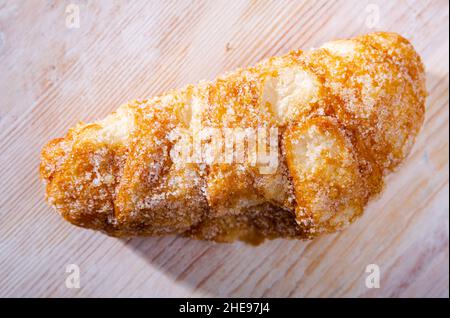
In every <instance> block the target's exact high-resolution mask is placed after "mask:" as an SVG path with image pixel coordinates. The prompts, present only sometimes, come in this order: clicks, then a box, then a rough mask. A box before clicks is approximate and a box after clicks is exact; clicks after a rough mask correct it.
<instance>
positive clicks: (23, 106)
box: [0, 0, 449, 297]
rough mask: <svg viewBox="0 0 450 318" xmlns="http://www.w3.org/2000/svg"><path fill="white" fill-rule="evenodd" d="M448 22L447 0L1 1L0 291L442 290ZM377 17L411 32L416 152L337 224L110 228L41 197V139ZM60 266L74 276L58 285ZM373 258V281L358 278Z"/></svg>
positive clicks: (445, 289)
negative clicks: (73, 269) (213, 235)
mask: <svg viewBox="0 0 450 318" xmlns="http://www.w3.org/2000/svg"><path fill="white" fill-rule="evenodd" d="M73 5H75V6H76V7H74V6H73ZM66 9H67V12H66ZM77 10H78V12H79V28H77V27H76V26H77V25H76V23H77V19H76V17H75V16H73V14H76V13H77ZM448 28H449V5H448V3H447V1H446V0H442V1H370V3H369V2H365V1H360V0H358V1H311V2H309V1H305V2H299V1H285V2H282V1H178V2H169V1H164V2H162V1H161V2H157V1H114V2H112V1H88V2H86V1H81V0H73V1H72V5H71V2H70V1H58V2H56V1H6V2H5V1H4V0H2V1H0V61H1V63H0V189H1V194H0V216H1V222H0V296H38V297H51V296H62V297H81V296H88V297H89V296H99V297H103V296H139V297H141V296H143V297H150V296H157V297H167V296H188V297H191V296H194V297H196V296H225V297H228V296H257V297H258V296H290V297H303V296H333V297H341V296H362V297H381V296H388V297H391V296H393V297H404V296H408V297H409V296H414V297H416V296H427V297H428V296H439V297H444V296H445V297H448V296H449V201H448V195H449V182H448V180H449V170H448V167H449V154H448V152H449V121H448V118H449V103H448V101H449V77H448V76H449V62H448V59H449V49H448V48H449V32H448ZM372 30H389V31H396V32H399V33H401V34H403V35H404V36H406V37H408V38H409V39H410V40H411V41H412V42H413V43H414V45H415V47H416V48H417V50H418V51H419V52H420V54H421V55H422V57H423V59H424V62H425V64H426V67H427V86H428V90H429V94H430V95H429V98H428V101H427V114H426V122H425V125H424V127H423V130H422V132H421V133H420V136H419V138H418V140H417V143H416V145H415V147H414V149H413V152H412V154H411V155H410V157H409V158H408V160H407V161H406V162H405V163H404V164H403V166H402V167H401V169H399V171H398V172H397V173H395V174H393V175H391V176H390V177H389V178H388V180H387V185H386V189H385V191H384V193H383V194H382V195H381V196H380V197H379V198H378V199H377V200H375V201H373V202H372V203H371V204H370V205H369V207H368V209H367V211H366V213H365V214H364V216H363V217H362V218H360V219H359V220H358V221H357V222H356V223H355V224H353V225H352V226H351V227H350V228H348V229H347V230H345V231H344V232H342V233H338V234H334V235H328V236H325V237H323V238H320V239H317V240H315V241H312V242H301V241H286V240H275V241H271V242H267V243H265V244H263V245H261V246H259V247H256V248H255V247H251V246H247V245H245V244H242V243H236V244H229V245H220V244H212V243H207V242H199V241H194V240H189V239H184V238H180V237H173V236H171V237H162V238H137V239H132V240H119V239H113V238H109V237H107V236H105V235H102V234H100V233H94V232H92V231H88V230H83V229H79V228H76V227H74V226H71V225H70V224H68V223H67V222H64V221H63V220H62V219H61V218H60V217H59V216H58V215H57V214H56V213H54V212H53V211H52V210H51V209H50V208H49V207H48V206H47V205H46V204H45V202H44V187H43V185H42V184H41V182H40V180H39V177H38V164H39V152H40V149H41V147H42V146H43V145H44V143H46V142H47V141H48V140H49V139H50V138H54V137H57V136H61V135H62V134H64V133H65V131H66V130H67V129H68V128H69V127H71V126H73V125H74V124H75V123H76V122H77V121H79V120H83V121H91V120H94V119H97V118H101V117H103V116H104V115H106V114H108V113H109V112H111V111H112V110H114V109H115V108H116V107H117V106H119V105H120V104H121V103H123V102H126V101H127V100H129V99H133V98H139V97H147V96H152V95H155V94H160V93H162V92H164V91H165V90H167V89H169V88H176V87H181V86H183V85H184V84H186V83H191V82H196V81H198V80H200V79H213V78H214V77H215V76H216V75H218V74H220V73H221V72H223V71H225V70H232V69H234V68H236V67H239V66H247V65H251V64H253V63H255V62H256V61H258V60H260V59H262V58H264V57H268V56H271V55H276V54H282V53H285V52H287V51H289V50H290V49H294V48H309V47H314V46H318V45H320V44H321V43H323V42H325V41H327V40H331V39H335V38H340V37H341V38H342V37H350V36H353V35H356V34H359V33H364V32H370V31H372ZM68 264H76V265H77V266H78V267H79V269H80V279H81V280H80V288H67V286H66V278H67V276H68V275H69V274H68V273H66V266H67V265H68ZM369 264H376V265H377V266H379V269H380V275H381V276H380V288H372V289H371V288H367V287H366V284H365V281H366V277H367V275H369V274H368V273H366V272H365V270H366V267H367V265H369Z"/></svg>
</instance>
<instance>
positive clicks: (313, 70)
mask: <svg viewBox="0 0 450 318" xmlns="http://www.w3.org/2000/svg"><path fill="white" fill-rule="evenodd" d="M425 97H426V91H425V73H424V66H423V64H422V62H421V59H420V57H419V55H418V54H417V53H416V52H415V50H414V48H413V47H412V45H411V44H410V43H409V42H408V41H407V40H405V39H404V38H402V37H401V36H400V35H398V34H394V33H384V32H378V33H371V34H367V35H362V36H358V37H355V38H353V39H350V40H338V41H333V42H329V43H326V44H324V45H323V46H322V47H320V48H318V49H314V50H310V51H306V52H303V51H300V50H297V51H292V52H290V53H288V54H286V55H284V56H279V57H272V58H269V59H267V60H264V61H262V62H260V63H258V64H256V65H255V66H253V67H249V68H247V69H238V70H236V71H235V72H232V73H229V74H226V75H224V76H221V77H219V78H218V79H216V80H215V81H213V82H200V83H199V84H198V85H196V86H193V85H188V86H186V87H185V88H183V89H180V90H172V91H169V92H167V93H166V94H163V95H162V96H159V97H155V98H151V99H146V100H136V101H132V102H130V103H128V104H125V105H122V106H121V107H120V108H119V109H118V110H117V111H116V112H114V113H112V114H111V115H109V116H108V117H106V118H105V119H103V120H100V121H97V122H94V123H90V124H86V123H79V124H78V125H76V126H75V127H74V128H72V129H70V130H69V132H68V133H67V135H66V136H65V137H64V138H58V139H54V140H52V141H50V142H49V143H48V144H47V145H46V146H45V147H44V149H43V151H42V162H41V166H40V174H41V176H42V178H43V179H44V180H45V181H46V183H47V190H46V197H47V200H48V202H49V203H50V204H51V205H52V206H53V207H54V208H55V209H56V210H57V211H58V212H59V213H60V214H61V215H62V216H63V217H64V218H65V219H66V220H67V221H69V222H71V223H73V224H75V225H78V226H81V227H86V228H91V229H95V230H100V231H103V232H105V233H107V234H109V235H113V236H137V235H164V234H182V235H186V236H190V237H194V238H198V239H205V240H214V241H217V242H231V241H234V240H243V241H246V242H249V243H254V244H257V243H260V242H261V241H263V240H264V239H266V238H268V239H273V238H278V237H280V238H298V239H311V238H314V237H316V236H317V235H320V234H321V233H330V232H334V231H336V230H339V229H342V228H344V227H345V226H347V225H348V224H350V223H351V222H352V221H354V220H355V219H356V218H357V217H358V216H360V215H361V213H362V212H363V209H364V207H365V205H366V204H367V202H368V201H369V199H370V198H372V197H374V196H375V195H376V194H378V193H379V192H380V191H381V190H382V188H383V177H384V176H385V175H386V174H387V173H388V172H390V171H392V170H393V169H394V168H395V167H397V166H398V165H399V163H400V162H401V161H402V160H403V159H404V158H405V157H406V156H407V154H408V153H409V151H410V150H411V147H412V145H413V143H414V140H415V137H416V135H417V134H418V132H419V130H420V128H421V126H422V123H423V119H424V111H425ZM242 150H243V151H244V154H242Z"/></svg>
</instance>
